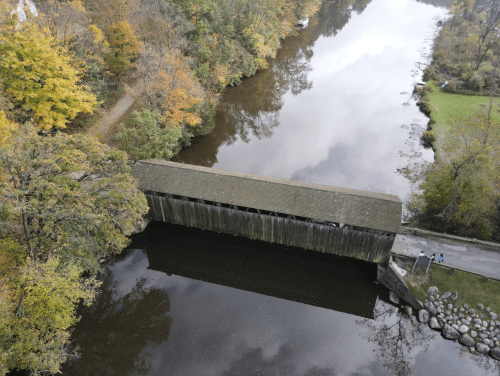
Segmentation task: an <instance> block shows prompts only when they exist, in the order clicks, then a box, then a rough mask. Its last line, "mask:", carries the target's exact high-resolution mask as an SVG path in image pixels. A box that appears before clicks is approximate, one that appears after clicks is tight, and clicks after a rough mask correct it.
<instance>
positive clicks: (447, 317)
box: [444, 315, 453, 321]
mask: <svg viewBox="0 0 500 376" xmlns="http://www.w3.org/2000/svg"><path fill="white" fill-rule="evenodd" d="M444 318H445V320H446V321H450V320H453V316H451V315H446V316H445V317H444Z"/></svg>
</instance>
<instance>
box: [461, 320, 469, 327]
mask: <svg viewBox="0 0 500 376" xmlns="http://www.w3.org/2000/svg"><path fill="white" fill-rule="evenodd" d="M462 324H463V325H467V326H469V325H470V322H469V320H467V319H462Z"/></svg>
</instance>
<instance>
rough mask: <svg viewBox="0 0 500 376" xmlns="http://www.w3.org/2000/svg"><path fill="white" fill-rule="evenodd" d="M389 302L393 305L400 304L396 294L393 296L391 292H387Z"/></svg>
mask: <svg viewBox="0 0 500 376" xmlns="http://www.w3.org/2000/svg"><path fill="white" fill-rule="evenodd" d="M389 300H390V301H391V302H393V303H394V304H399V303H400V299H399V296H397V295H396V294H394V293H393V292H392V291H390V292H389Z"/></svg>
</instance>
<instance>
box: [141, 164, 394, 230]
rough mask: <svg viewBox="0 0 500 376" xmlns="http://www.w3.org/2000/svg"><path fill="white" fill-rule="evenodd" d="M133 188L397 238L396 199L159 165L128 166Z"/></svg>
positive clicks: (228, 172) (179, 166)
mask: <svg viewBox="0 0 500 376" xmlns="http://www.w3.org/2000/svg"><path fill="white" fill-rule="evenodd" d="M134 176H135V177H136V178H137V179H138V182H139V189H141V190H143V191H152V192H158V193H164V194H166V193H169V194H173V195H179V196H185V197H191V198H196V199H202V200H208V201H217V202H220V203H225V204H232V205H237V206H244V207H250V208H254V209H260V210H268V211H273V212H278V213H285V214H291V215H296V216H301V217H307V218H314V219H317V220H324V221H330V222H338V223H346V224H350V225H353V226H360V227H367V228H372V229H377V230H383V231H390V232H396V233H398V232H399V231H400V227H401V213H402V203H401V200H400V199H399V197H398V196H395V195H389V194H383V193H375V192H367V191H361V190H355V189H346V188H339V187H332V186H327V185H319V184H311V183H304V182H298V181H292V180H285V179H277V178H270V177H266V176H259V175H253V174H245V173H239V172H231V171H224V170H218V169H215V168H209V167H200V166H193V165H188V164H183V163H176V162H169V161H164V160H143V161H139V162H137V163H136V164H135V166H134Z"/></svg>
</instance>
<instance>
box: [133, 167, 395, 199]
mask: <svg viewBox="0 0 500 376" xmlns="http://www.w3.org/2000/svg"><path fill="white" fill-rule="evenodd" d="M136 164H150V165H156V166H159V165H163V166H167V167H170V168H176V169H190V170H194V171H198V172H202V173H206V174H211V175H213V174H221V175H226V176H234V177H238V178H241V179H248V180H257V181H263V182H269V183H276V184H286V185H293V186H296V187H301V188H306V189H310V190H317V191H319V190H321V191H325V192H332V193H336V192H338V193H343V194H348V195H352V196H359V197H369V198H374V199H378V200H384V201H390V202H397V203H401V199H400V198H399V196H397V195H393V194H389V193H380V192H371V191H363V190H360V189H352V188H343V187H337V186H331V185H324V184H316V183H308V182H300V181H295V180H289V179H282V178H274V177H269V176H263V175H256V174H249V173H244V172H234V171H229V170H221V169H217V168H213V167H204V166H197V165H191V164H186V163H178V162H171V161H166V160H162V159H146V160H140V161H137V162H136Z"/></svg>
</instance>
